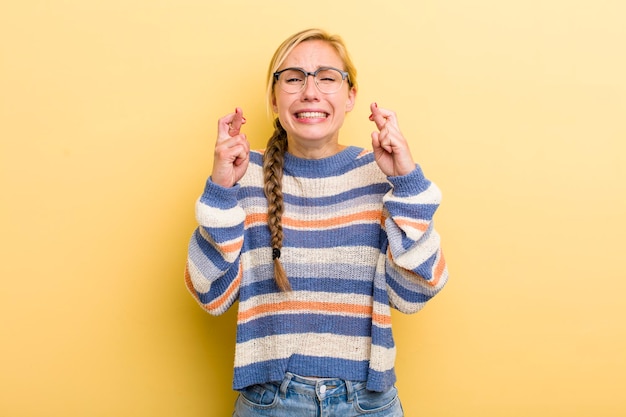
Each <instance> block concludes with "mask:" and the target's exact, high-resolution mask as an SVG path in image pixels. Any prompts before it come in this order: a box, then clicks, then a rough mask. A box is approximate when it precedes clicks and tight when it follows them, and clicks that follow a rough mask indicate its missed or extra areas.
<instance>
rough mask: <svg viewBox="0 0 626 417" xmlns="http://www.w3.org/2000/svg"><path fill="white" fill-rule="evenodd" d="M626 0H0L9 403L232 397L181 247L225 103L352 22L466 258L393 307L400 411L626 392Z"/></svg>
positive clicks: (101, 408)
mask: <svg viewBox="0 0 626 417" xmlns="http://www.w3.org/2000/svg"><path fill="white" fill-rule="evenodd" d="M624 16H626V3H624V2H623V1H621V0H614V1H610V0H579V1H571V0H526V1H522V0H514V1H502V0H473V1H469V0H468V1H464V0H450V1H440V0H422V1H413V0H404V1H392V0H387V1H376V2H374V1H366V0H360V1H354V2H341V1H335V0H333V1H327V0H319V1H315V2H293V1H290V2H283V1H281V2H262V1H255V0H248V1H239V2H235V1H224V0H222V1H215V0H211V1H209V0H205V1H199V0H176V1H175V0H171V1H165V0H163V1H153V0H133V1H129V0H106V1H105V0H92V1H88V0H83V1H79V0H74V1H72V0H57V1H52V0H51V1H43V0H42V1H35V0H24V1H13V2H9V1H2V5H1V6H0V45H1V49H0V53H1V55H0V72H1V73H0V75H1V76H0V117H1V119H0V137H1V148H0V158H1V166H0V168H1V170H2V171H1V174H2V175H1V179H0V181H1V182H0V192H1V205H0V210H1V212H0V214H1V223H0V233H1V236H2V238H1V239H2V240H1V242H2V247H1V252H0V253H2V261H1V262H0V272H1V284H0V285H1V288H0V290H1V291H0V317H1V320H2V322H1V325H0V332H1V337H2V340H1V343H0V415H2V416H7V417H9V416H10V417H22V416H68V417H69V416H81V417H84V416H151V417H157V416H189V417H191V416H226V415H230V413H231V411H232V402H233V400H234V398H235V396H234V394H233V393H232V391H231V389H230V384H231V372H232V360H233V358H232V356H233V347H234V337H235V334H234V330H235V328H234V327H235V316H234V314H233V313H234V311H230V312H229V313H227V314H226V315H224V316H221V317H217V318H215V317H211V316H209V315H207V314H205V313H204V312H203V311H202V310H201V309H200V308H199V307H198V306H197V305H196V304H195V303H194V301H193V300H192V299H191V297H190V296H189V295H188V294H187V293H186V290H185V288H184V285H183V267H184V263H185V255H186V247H187V241H188V238H189V236H190V235H191V233H192V231H193V228H194V226H195V220H194V215H193V208H194V202H195V199H196V197H197V196H198V195H199V193H200V192H201V191H202V187H203V184H204V181H205V178H206V176H207V175H208V173H209V172H210V166H211V161H212V147H213V141H214V138H215V131H216V121H217V119H218V117H220V116H221V115H223V114H226V113H229V112H231V111H233V109H234V108H235V106H241V107H242V108H243V109H244V113H245V115H246V118H247V120H248V124H247V125H246V127H245V131H246V133H247V134H248V137H249V138H250V139H251V141H252V144H253V146H254V147H257V148H258V147H262V146H264V143H265V140H266V138H267V137H268V135H269V133H270V122H269V120H268V118H267V115H266V109H265V102H264V96H263V95H264V78H265V71H266V67H267V64H268V62H269V59H270V57H271V54H272V53H273V51H274V49H275V48H276V46H277V45H278V44H279V43H280V42H281V41H282V40H283V39H284V38H285V37H287V36H288V35H290V34H291V33H293V32H295V31H297V30H300V29H303V28H306V27H310V26H320V27H323V28H326V29H328V30H329V31H331V32H337V33H340V34H341V35H343V37H344V38H345V40H346V42H347V43H348V47H349V49H350V51H351V53H352V55H353V58H354V61H355V63H356V65H357V68H358V69H359V81H360V85H361V90H360V92H359V96H358V98H357V106H356V109H355V110H354V111H353V112H352V114H351V115H350V116H349V117H348V119H347V122H346V125H345V127H344V130H343V134H342V141H343V142H344V143H351V144H357V145H361V146H369V141H370V137H369V135H370V132H371V130H372V129H373V125H372V124H371V123H370V122H369V121H368V120H367V117H368V115H369V110H368V107H369V103H370V102H372V101H376V102H378V104H379V105H380V106H381V107H387V108H390V109H393V110H395V111H396V112H397V114H398V117H399V120H400V123H401V128H402V130H403V132H404V134H405V136H406V137H407V138H410V141H411V147H412V149H413V153H414V156H415V157H416V159H417V160H418V161H419V162H420V163H421V164H422V166H423V167H424V170H425V171H426V173H427V175H428V176H429V177H430V178H431V179H433V180H434V181H435V182H436V183H437V184H438V185H439V186H440V188H441V189H442V190H443V193H444V200H443V205H442V207H441V209H440V211H439V212H438V214H437V217H436V224H437V227H438V229H439V231H440V233H441V234H442V236H443V244H444V250H445V253H446V255H447V259H448V262H449V268H450V274H451V280H450V282H449V285H448V287H447V288H446V289H445V290H444V291H443V292H442V293H441V294H440V295H439V296H438V297H436V298H435V299H434V300H433V301H432V302H431V304H430V305H428V306H427V307H426V308H425V309H424V310H423V311H422V312H421V313H419V314H417V315H412V316H402V315H400V314H395V315H394V320H395V322H394V326H395V331H396V336H397V344H398V349H399V353H398V361H397V369H398V376H399V382H398V387H399V389H400V392H401V396H402V400H403V403H404V408H405V411H406V414H407V416H429V417H435V416H453V417H456V416H477V417H478V416H480V417H491V416H493V417H496V416H497V417H501V416H507V417H516V416H520V417H521V416H550V417H554V416H568V417H578V416H580V417H588V416H623V415H624V414H625V413H626V395H625V394H624V389H625V387H626V325H625V323H624V318H625V317H626V307H625V305H626V303H625V302H624V298H625V297H624V293H625V292H626V267H625V266H624V258H625V255H624V248H625V244H624V241H625V238H626V226H625V225H626V221H624V219H623V217H624V214H625V213H626V185H625V180H626V168H625V162H626V160H625V157H624V154H625V153H626V121H625V120H626V76H625V74H626V46H625V45H626V29H625V27H626V25H625V24H624Z"/></svg>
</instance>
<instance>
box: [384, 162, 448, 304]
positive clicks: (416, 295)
mask: <svg viewBox="0 0 626 417" xmlns="http://www.w3.org/2000/svg"><path fill="white" fill-rule="evenodd" d="M389 181H390V182H391V183H392V185H393V189H392V190H391V191H390V192H389V193H388V194H387V195H386V196H385V197H384V199H383V201H384V205H385V211H386V213H387V215H388V217H387V218H386V219H385V229H386V232H387V239H388V249H387V268H386V275H387V287H388V293H389V299H390V301H391V304H392V305H393V306H394V307H396V308H397V309H398V310H400V311H402V312H404V313H413V312H416V311H419V310H420V309H421V308H422V307H423V306H424V305H425V303H426V302H427V301H428V300H430V299H431V298H432V297H434V296H435V295H436V294H437V293H438V292H439V291H440V290H441V289H442V288H443V286H444V285H445V284H446V282H447V280H448V270H447V267H446V262H445V259H444V257H443V254H442V251H441V243H440V237H439V234H438V233H437V231H436V230H435V229H434V226H433V216H434V214H435V211H436V210H437V208H438V207H439V203H440V201H441V192H440V191H439V189H438V188H437V186H436V185H435V184H433V183H432V182H430V181H429V180H427V179H426V178H425V177H424V175H423V173H422V170H421V168H420V167H416V168H415V170H414V171H413V172H412V173H410V174H409V175H406V176H403V177H391V178H389Z"/></svg>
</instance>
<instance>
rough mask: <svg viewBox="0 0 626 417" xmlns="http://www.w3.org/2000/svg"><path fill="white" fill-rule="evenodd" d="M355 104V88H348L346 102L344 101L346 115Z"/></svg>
mask: <svg viewBox="0 0 626 417" xmlns="http://www.w3.org/2000/svg"><path fill="white" fill-rule="evenodd" d="M355 103H356V88H354V87H350V91H348V100H347V101H346V113H347V112H349V111H352V109H353V108H354V104H355Z"/></svg>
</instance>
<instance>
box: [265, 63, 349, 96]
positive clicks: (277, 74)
mask: <svg viewBox="0 0 626 417" xmlns="http://www.w3.org/2000/svg"><path fill="white" fill-rule="evenodd" d="M289 70H297V71H301V72H302V73H303V74H304V83H302V87H300V89H299V90H298V91H294V92H293V93H290V92H288V91H285V90H284V89H283V88H281V90H283V91H285V93H287V94H297V93H299V92H301V91H302V90H304V88H305V87H306V83H307V81H308V79H309V75H311V76H313V80H315V81H314V84H315V87H317V89H318V90H319V91H320V92H321V93H323V94H335V93H336V92H337V91H339V90H340V89H341V87H342V85H343V82H344V81H345V80H346V79H347V80H348V85H352V83H351V82H350V74H349V73H348V71H342V70H340V69H339V68H335V67H319V68H318V69H316V70H315V71H313V72H309V71H306V70H305V69H304V68H300V67H289V68H285V69H282V70H280V71H276V72H275V73H274V74H273V76H274V83H276V82H278V78H279V77H280V74H282V73H283V72H285V71H289ZM325 70H335V71H337V72H338V73H339V74H341V85H340V86H339V88H338V89H337V90H336V91H333V92H332V93H325V92H323V91H322V90H321V89H320V86H319V85H318V84H317V77H316V76H317V74H318V73H319V72H320V71H325Z"/></svg>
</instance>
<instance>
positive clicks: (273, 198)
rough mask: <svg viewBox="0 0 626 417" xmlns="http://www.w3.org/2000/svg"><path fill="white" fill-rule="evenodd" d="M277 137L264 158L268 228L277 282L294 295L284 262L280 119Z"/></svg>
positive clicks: (276, 123)
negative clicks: (282, 260)
mask: <svg viewBox="0 0 626 417" xmlns="http://www.w3.org/2000/svg"><path fill="white" fill-rule="evenodd" d="M274 128H275V129H274V134H273V135H272V137H271V138H270V139H269V140H268V142H267V147H266V149H265V154H264V155H263V176H264V180H265V185H264V188H263V191H264V192H265V196H266V197H267V202H268V207H267V215H268V216H267V219H268V220H267V224H268V227H269V229H270V244H271V246H272V259H273V260H274V280H275V281H276V285H278V288H280V290H281V291H290V290H291V284H290V283H289V278H287V274H286V273H285V269H284V268H283V265H282V264H281V262H280V250H281V249H282V247H283V226H282V217H283V212H284V210H285V206H284V203H283V192H282V180H283V165H284V160H285V152H286V151H287V133H286V132H285V129H283V127H282V126H281V124H280V121H279V120H278V118H276V120H275V121H274Z"/></svg>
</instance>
